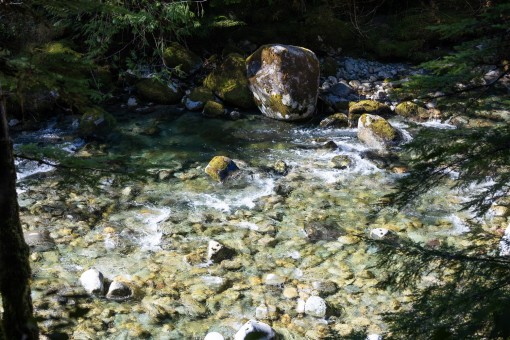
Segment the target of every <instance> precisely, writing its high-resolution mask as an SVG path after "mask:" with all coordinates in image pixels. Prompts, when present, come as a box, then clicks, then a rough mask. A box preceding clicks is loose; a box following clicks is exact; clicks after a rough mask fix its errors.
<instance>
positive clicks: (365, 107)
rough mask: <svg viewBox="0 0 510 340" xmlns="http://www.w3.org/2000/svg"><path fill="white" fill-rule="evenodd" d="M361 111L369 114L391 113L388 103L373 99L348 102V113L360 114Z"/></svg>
mask: <svg viewBox="0 0 510 340" xmlns="http://www.w3.org/2000/svg"><path fill="white" fill-rule="evenodd" d="M363 113H368V114H371V115H385V114H391V113H392V111H391V109H390V107H389V106H388V105H386V104H383V103H379V102H378V101H375V100H361V101H359V102H357V103H354V102H353V103H349V114H352V115H357V114H359V115H361V114H363Z"/></svg>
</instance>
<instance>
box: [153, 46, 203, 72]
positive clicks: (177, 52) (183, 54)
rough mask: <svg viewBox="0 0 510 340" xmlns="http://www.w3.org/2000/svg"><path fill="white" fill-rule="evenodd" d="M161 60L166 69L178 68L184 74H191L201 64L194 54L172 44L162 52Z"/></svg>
mask: <svg viewBox="0 0 510 340" xmlns="http://www.w3.org/2000/svg"><path fill="white" fill-rule="evenodd" d="M163 60H164V61H165V65H166V66H168V67H172V68H175V67H179V68H180V69H181V70H182V71H184V72H186V73H192V72H193V71H195V70H197V69H198V68H199V67H200V65H201V64H202V60H201V59H200V57H199V56H197V55H196V54H195V53H193V52H191V51H190V50H188V49H186V48H185V47H184V46H182V45H180V44H178V43H176V42H172V43H170V44H169V46H168V47H167V48H165V49H164V51H163Z"/></svg>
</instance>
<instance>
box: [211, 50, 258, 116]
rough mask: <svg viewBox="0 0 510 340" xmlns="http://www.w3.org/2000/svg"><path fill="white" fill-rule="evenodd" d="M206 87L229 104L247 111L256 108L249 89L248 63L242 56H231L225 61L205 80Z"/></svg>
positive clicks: (233, 54) (234, 54)
mask: <svg viewBox="0 0 510 340" xmlns="http://www.w3.org/2000/svg"><path fill="white" fill-rule="evenodd" d="M204 86H206V87H207V88H209V89H211V90H212V91H213V92H214V93H215V94H216V95H218V97H220V98H221V99H223V100H224V101H225V103H227V104H231V105H233V106H237V107H242V108H245V109H249V108H252V107H254V106H255V103H254V102H253V96H252V94H251V92H250V89H249V87H248V78H247V77H246V62H245V60H244V58H243V57H242V56H241V55H240V54H236V53H232V54H229V55H228V56H227V58H226V59H225V61H224V62H223V63H222V64H221V65H220V66H219V67H217V68H216V69H215V70H214V71H213V72H212V73H210V74H209V75H208V76H207V77H206V78H205V80H204Z"/></svg>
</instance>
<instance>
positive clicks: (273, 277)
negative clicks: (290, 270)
mask: <svg viewBox="0 0 510 340" xmlns="http://www.w3.org/2000/svg"><path fill="white" fill-rule="evenodd" d="M284 282H285V278H283V277H281V276H280V275H278V274H273V273H270V274H267V275H266V278H265V280H264V283H265V284H266V285H271V286H277V285H281V284H283V283H284Z"/></svg>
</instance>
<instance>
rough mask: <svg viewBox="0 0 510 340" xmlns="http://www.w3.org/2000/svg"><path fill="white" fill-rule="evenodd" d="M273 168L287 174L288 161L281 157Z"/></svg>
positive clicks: (277, 171) (280, 173)
mask: <svg viewBox="0 0 510 340" xmlns="http://www.w3.org/2000/svg"><path fill="white" fill-rule="evenodd" d="M273 170H274V172H276V173H277V174H279V175H283V176H285V175H286V174H287V173H288V172H289V166H288V165H287V163H285V162H284V161H282V160H281V159H279V160H277V161H276V162H275V163H274V165H273Z"/></svg>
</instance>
